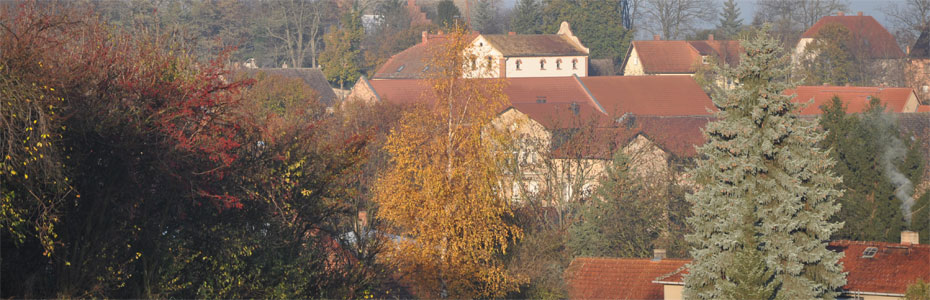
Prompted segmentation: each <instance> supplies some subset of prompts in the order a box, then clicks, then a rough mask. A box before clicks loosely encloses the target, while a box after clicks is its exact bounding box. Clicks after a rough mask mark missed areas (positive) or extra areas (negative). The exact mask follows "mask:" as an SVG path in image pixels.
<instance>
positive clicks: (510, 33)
mask: <svg viewBox="0 0 930 300" xmlns="http://www.w3.org/2000/svg"><path fill="white" fill-rule="evenodd" d="M507 35H517V33H516V32H513V31H511V32H508V33H507Z"/></svg>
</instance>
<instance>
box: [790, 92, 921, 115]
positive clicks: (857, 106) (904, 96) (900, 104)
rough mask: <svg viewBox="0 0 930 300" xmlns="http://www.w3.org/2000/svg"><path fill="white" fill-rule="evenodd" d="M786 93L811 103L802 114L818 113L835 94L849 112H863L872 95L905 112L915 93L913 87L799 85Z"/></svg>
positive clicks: (891, 110) (896, 110)
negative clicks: (905, 107)
mask: <svg viewBox="0 0 930 300" xmlns="http://www.w3.org/2000/svg"><path fill="white" fill-rule="evenodd" d="M785 94H788V95H792V94H796V95H797V97H794V99H792V101H794V102H799V103H805V104H806V103H807V101H809V100H811V99H813V100H814V102H813V103H812V104H811V105H808V106H807V107H805V108H803V109H801V114H802V115H817V114H820V113H821V112H822V111H821V109H820V107H821V106H823V105H826V104H829V103H830V101H832V99H833V96H834V95H836V96H839V97H840V100H842V101H843V104H844V105H846V112H847V113H861V112H864V111H865V110H866V108H868V107H869V101H871V99H872V97H878V98H879V99H881V101H882V103H883V104H885V106H886V109H887V110H888V111H890V112H896V113H899V112H903V110H904V105H905V104H906V103H907V100H908V99H909V98H910V97H911V95H913V94H914V90H913V89H911V88H889V87H862V86H820V85H814V86H798V87H797V88H795V89H788V90H785Z"/></svg>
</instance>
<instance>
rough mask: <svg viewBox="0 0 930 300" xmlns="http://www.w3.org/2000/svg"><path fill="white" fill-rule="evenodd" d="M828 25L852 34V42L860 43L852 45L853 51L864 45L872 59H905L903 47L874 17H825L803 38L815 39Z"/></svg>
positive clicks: (805, 33) (806, 32)
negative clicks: (840, 27) (843, 28)
mask: <svg viewBox="0 0 930 300" xmlns="http://www.w3.org/2000/svg"><path fill="white" fill-rule="evenodd" d="M827 24H840V25H843V26H844V27H846V29H848V30H849V32H850V33H851V34H852V37H853V38H852V40H853V41H852V42H853V43H859V44H854V45H851V46H852V49H858V48H859V47H858V46H859V45H862V46H863V47H865V50H866V51H868V52H867V53H868V55H869V57H870V58H874V59H884V58H903V57H904V52H903V51H901V47H898V43H897V42H896V41H895V39H894V36H893V35H891V33H889V32H888V30H887V29H885V27H884V26H882V24H879V23H878V21H876V20H875V18H873V17H872V16H825V17H823V18H820V20H819V21H817V23H814V26H811V28H810V29H808V30H807V31H805V32H804V34H802V35H801V38H815V37H816V36H817V33H818V32H820V29H822V28H824V26H826V25H827Z"/></svg>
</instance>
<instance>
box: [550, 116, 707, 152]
mask: <svg viewBox="0 0 930 300" xmlns="http://www.w3.org/2000/svg"><path fill="white" fill-rule="evenodd" d="M712 120H713V117H712V116H636V115H626V116H624V117H623V120H622V121H620V122H618V123H619V124H609V125H612V126H611V127H604V128H597V130H595V131H594V133H593V136H592V135H590V134H588V135H585V134H579V135H576V136H574V137H572V139H571V140H569V141H568V142H566V143H564V145H583V147H581V148H577V147H569V148H561V147H560V148H559V149H555V150H554V151H553V153H552V155H553V157H555V158H578V157H584V158H596V159H610V155H611V153H613V151H614V150H615V149H616V148H617V146H618V145H627V144H629V143H630V141H632V140H633V139H634V138H636V137H637V136H643V137H645V138H646V139H648V140H650V141H652V142H653V143H655V145H656V146H658V147H659V148H660V149H662V150H663V151H665V152H667V153H669V154H672V155H674V156H677V157H693V156H695V155H697V150H696V149H695V147H697V146H700V145H702V144H704V135H703V134H702V133H701V130H702V129H703V128H704V126H705V125H707V123H708V122H710V121H712ZM604 121H611V120H609V119H605V120H604ZM601 123H605V122H601Z"/></svg>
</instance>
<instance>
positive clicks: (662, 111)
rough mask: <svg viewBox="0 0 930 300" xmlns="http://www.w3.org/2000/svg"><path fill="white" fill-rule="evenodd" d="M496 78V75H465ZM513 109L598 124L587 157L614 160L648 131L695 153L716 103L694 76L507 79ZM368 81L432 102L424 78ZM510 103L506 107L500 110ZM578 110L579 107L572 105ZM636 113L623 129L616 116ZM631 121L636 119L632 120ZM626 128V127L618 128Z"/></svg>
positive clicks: (394, 97)
mask: <svg viewBox="0 0 930 300" xmlns="http://www.w3.org/2000/svg"><path fill="white" fill-rule="evenodd" d="M466 80H482V81H486V80H497V79H466ZM504 80H505V85H504V94H506V95H507V97H508V98H509V100H510V103H509V105H507V106H508V107H513V108H514V109H516V110H517V111H520V112H522V113H524V114H526V115H527V116H528V117H529V118H531V119H533V120H534V121H536V122H538V123H539V124H540V125H542V126H543V127H545V128H546V129H549V130H557V129H565V128H581V127H588V126H595V127H599V128H600V129H599V131H598V133H597V134H598V135H599V136H597V137H596V138H597V140H599V141H601V143H599V144H598V145H588V146H589V149H587V150H586V152H585V155H586V157H598V158H605V159H606V158H609V153H610V150H612V149H613V146H614V145H617V144H618V143H622V144H625V143H627V142H629V141H630V140H631V139H632V138H635V137H636V136H638V135H644V136H646V137H647V138H648V139H650V140H651V141H653V142H655V143H656V144H657V145H658V146H659V147H660V148H662V149H663V150H665V151H668V152H670V153H672V154H674V155H677V156H679V157H691V156H694V155H695V150H694V146H695V145H700V144H702V143H703V142H704V137H703V135H702V134H701V128H703V127H704V125H705V124H707V122H708V121H709V120H710V119H711V117H712V113H711V112H709V111H713V110H714V106H713V103H712V102H711V100H710V98H709V97H707V94H705V93H704V91H703V90H701V88H700V86H698V85H697V83H695V82H694V79H692V78H691V77H690V76H609V77H607V76H605V77H581V78H579V77H546V78H508V79H504ZM369 84H370V85H371V86H372V88H373V89H374V91H375V93H377V95H378V98H379V99H381V100H382V101H388V102H390V103H394V104H414V103H430V102H432V101H433V100H432V99H433V97H432V96H431V93H432V92H431V90H430V89H429V83H428V81H426V80H422V79H380V80H379V79H374V80H370V81H369ZM506 108H507V107H501V111H503V110H504V109H506ZM573 108H574V109H573ZM627 113H629V115H631V116H633V117H632V118H629V119H628V120H627V121H625V122H624V125H623V126H627V127H623V126H620V125H618V124H617V122H616V120H617V119H618V118H620V117H621V116H623V115H624V114H627ZM629 120H633V121H632V122H629ZM619 127H623V128H619Z"/></svg>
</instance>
